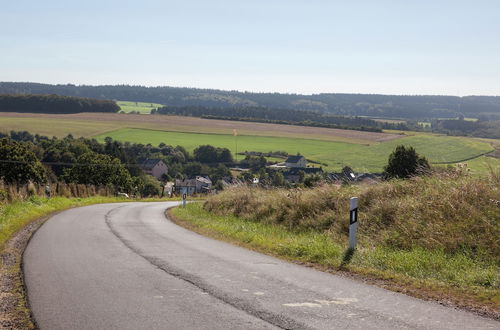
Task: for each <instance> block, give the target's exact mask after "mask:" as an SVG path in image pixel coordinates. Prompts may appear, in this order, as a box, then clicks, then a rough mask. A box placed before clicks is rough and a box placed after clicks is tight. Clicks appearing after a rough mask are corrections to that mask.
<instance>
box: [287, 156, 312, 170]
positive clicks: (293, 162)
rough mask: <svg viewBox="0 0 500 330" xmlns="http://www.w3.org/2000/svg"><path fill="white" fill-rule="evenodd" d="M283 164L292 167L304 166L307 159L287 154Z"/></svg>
mask: <svg viewBox="0 0 500 330" xmlns="http://www.w3.org/2000/svg"><path fill="white" fill-rule="evenodd" d="M285 166H286V167H292V168H295V167H296V168H306V167H307V160H306V158H305V157H304V156H300V155H297V156H289V157H288V158H287V159H286V160H285Z"/></svg>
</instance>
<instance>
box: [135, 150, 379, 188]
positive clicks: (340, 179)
mask: <svg viewBox="0 0 500 330" xmlns="http://www.w3.org/2000/svg"><path fill="white" fill-rule="evenodd" d="M252 157H257V156H252V155H250V153H247V157H246V158H245V160H249V159H252ZM260 157H262V156H260ZM245 160H243V161H242V162H241V163H240V164H238V165H239V166H237V167H236V166H235V167H230V168H229V169H230V171H231V173H232V174H234V175H233V176H224V177H222V178H221V179H220V180H219V181H218V182H213V181H212V179H211V178H210V177H209V176H208V175H205V176H203V175H195V176H193V177H191V178H185V179H175V180H172V181H165V178H166V177H168V165H167V164H165V162H164V161H163V160H161V159H158V158H156V159H146V160H144V161H143V162H142V163H141V164H140V168H141V169H142V170H143V172H144V173H145V174H147V175H150V176H152V177H154V178H156V179H157V180H158V181H160V182H162V183H163V185H162V186H163V193H162V195H164V196H169V197H171V196H181V195H184V194H186V195H187V196H192V195H199V194H209V193H217V192H219V191H221V190H223V189H226V188H228V187H231V186H241V185H252V186H263V187H273V186H288V187H300V186H307V187H311V186H313V185H315V184H317V183H319V182H328V183H333V184H348V183H368V184H371V183H376V182H378V181H380V179H381V177H382V174H378V173H355V172H354V171H353V170H352V169H351V168H350V167H349V166H345V167H344V168H343V169H342V170H341V171H340V172H326V171H324V170H323V168H322V167H321V166H320V167H316V166H314V165H317V164H310V163H309V162H308V160H307V159H306V158H305V157H304V156H302V155H293V156H288V157H286V158H284V161H283V162H278V163H271V164H267V163H264V164H262V163H261V164H260V166H248V165H249V162H245ZM276 177H277V178H278V179H277V180H276V179H275V178H276ZM270 178H271V180H270ZM273 178H274V180H273Z"/></svg>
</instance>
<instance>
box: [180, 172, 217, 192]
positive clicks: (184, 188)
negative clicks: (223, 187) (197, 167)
mask: <svg viewBox="0 0 500 330" xmlns="http://www.w3.org/2000/svg"><path fill="white" fill-rule="evenodd" d="M210 190H212V180H210V179H209V178H205V177H202V176H197V177H196V178H194V179H186V180H175V192H176V193H178V194H179V195H182V194H187V195H192V194H200V193H208V192H210Z"/></svg>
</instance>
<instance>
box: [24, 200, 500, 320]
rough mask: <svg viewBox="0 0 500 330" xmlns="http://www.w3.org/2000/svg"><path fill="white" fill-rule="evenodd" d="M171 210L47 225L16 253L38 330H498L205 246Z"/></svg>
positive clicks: (60, 218) (108, 209)
mask: <svg viewBox="0 0 500 330" xmlns="http://www.w3.org/2000/svg"><path fill="white" fill-rule="evenodd" d="M173 204H174V203H122V204H104V205H95V206H88V207H82V208H77V209H71V210H68V211H65V212H62V213H60V214H58V215H55V216H54V217H53V218H52V219H50V220H49V221H47V222H46V223H45V224H44V225H43V226H42V227H41V228H40V229H39V230H38V231H37V232H36V233H35V235H34V236H33V238H32V240H31V241H30V243H29V245H28V247H27V249H26V251H25V253H24V271H25V281H26V285H27V290H28V298H29V303H30V306H31V308H32V312H33V315H34V318H35V320H36V322H37V324H38V326H39V327H40V328H41V329H271V328H282V329H499V328H500V323H499V322H496V321H494V320H491V319H486V318H482V317H479V316H476V315H474V314H471V313H467V312H463V311H459V310H455V309H451V308H446V307H443V306H441V305H438V304H435V303H431V302H424V301H421V300H418V299H414V298H411V297H407V296H404V295H401V294H398V293H394V292H390V291H386V290H383V289H380V288H377V287H373V286H369V285H366V284H363V283H359V282H356V281H353V280H350V279H346V278H343V277H340V276H333V275H330V274H326V273H322V272H319V271H316V270H313V269H310V268H306V267H301V266H298V265H295V264H290V263H287V262H283V261H281V260H278V259H275V258H272V257H268V256H265V255H262V254H258V253H255V252H252V251H248V250H245V249H242V248H239V247H235V246H232V245H229V244H226V243H222V242H219V241H215V240H212V239H209V238H205V237H203V236H200V235H198V234H195V233H193V232H190V231H188V230H185V229H183V228H181V227H178V226H177V225H175V224H173V223H171V222H170V221H168V220H167V219H166V218H165V216H164V211H165V209H166V208H167V207H168V206H172V205H173Z"/></svg>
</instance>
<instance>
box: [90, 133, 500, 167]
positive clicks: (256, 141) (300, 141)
mask: <svg viewBox="0 0 500 330" xmlns="http://www.w3.org/2000/svg"><path fill="white" fill-rule="evenodd" d="M106 136H110V137H112V138H113V139H115V140H118V141H129V142H136V143H151V144H153V145H158V144H159V143H161V142H164V143H167V144H171V145H182V146H184V147H185V148H186V149H188V150H190V151H192V150H193V149H194V148H196V147H198V146H199V145H200V144H201V143H202V144H211V145H214V146H217V147H224V148H228V149H230V150H233V151H234V150H235V146H236V139H235V137H234V136H232V135H231V134H206V133H203V134H197V133H188V132H166V131H157V130H144V129H132V128H126V129H120V130H116V131H112V132H107V133H104V134H101V135H98V136H96V138H97V139H98V140H100V141H103V140H104V138H105V137H106ZM237 144H238V151H239V152H242V151H260V152H269V151H274V150H282V151H287V152H288V153H289V154H296V153H301V154H303V155H304V156H306V157H307V158H309V159H312V160H315V161H318V162H321V163H326V164H328V165H329V166H328V167H327V168H326V169H327V170H330V171H338V170H340V169H341V168H342V167H343V166H346V165H348V166H351V167H352V168H353V169H354V170H355V171H360V172H382V170H383V167H384V165H385V164H386V163H387V159H388V157H389V155H390V153H391V152H392V151H393V150H394V149H395V147H396V146H397V145H399V144H405V145H410V146H413V147H414V148H415V149H416V150H417V152H418V153H419V154H421V155H423V156H426V157H427V158H428V159H429V160H430V161H431V162H433V163H450V164H451V163H458V162H462V161H464V160H468V159H471V158H472V159H473V158H475V157H479V156H480V155H482V154H484V153H487V152H490V151H492V150H493V147H492V146H491V144H489V143H486V142H483V141H480V140H476V139H471V138H466V137H450V136H443V135H434V134H417V135H413V136H406V137H403V138H400V139H396V140H391V141H386V142H381V143H374V144H370V145H364V144H357V143H347V142H335V141H321V140H313V139H304V138H288V137H274V136H273V137H270V136H267V137H266V136H248V135H242V136H238V137H237ZM485 161H487V162H489V163H492V164H491V165H492V166H498V167H500V160H499V159H497V158H491V160H490V159H487V160H486V158H484V157H483V160H481V161H479V160H476V161H475V162H471V165H472V167H471V168H472V170H476V171H477V172H484V171H485V169H486V166H485V165H483V163H484V162H485Z"/></svg>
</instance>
